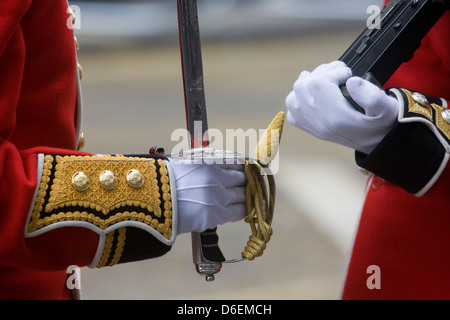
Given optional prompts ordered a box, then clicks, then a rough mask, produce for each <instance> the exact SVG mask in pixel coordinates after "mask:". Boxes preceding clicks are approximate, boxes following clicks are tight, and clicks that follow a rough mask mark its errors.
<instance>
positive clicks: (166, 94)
mask: <svg viewBox="0 0 450 320" xmlns="http://www.w3.org/2000/svg"><path fill="white" fill-rule="evenodd" d="M360 31H361V30H360V29H359V28H355V29H351V30H348V29H346V30H344V31H342V30H341V31H339V30H334V31H330V32H327V33H314V34H311V35H308V34H302V35H300V36H297V37H294V36H286V37H271V38H268V39H252V38H247V39H245V40H241V41H226V42H220V41H215V42H210V43H209V42H207V43H204V44H203V60H204V71H205V89H206V100H207V106H208V119H209V126H210V127H211V128H217V129H219V130H225V129H227V128H228V129H237V128H242V129H244V130H245V129H249V128H255V129H264V128H265V127H266V126H267V124H268V123H269V122H270V120H271V119H272V118H273V117H274V116H275V114H276V113H277V112H278V111H280V110H284V108H285V107H284V98H285V97H286V95H287V93H288V92H289V91H290V90H291V88H292V84H293V82H294V81H295V79H296V78H297V77H298V74H299V73H300V71H302V70H311V69H313V68H314V67H316V66H317V65H318V64H321V63H326V62H330V61H333V60H335V59H337V58H339V57H340V55H341V54H342V53H343V52H344V50H345V49H346V48H347V47H348V46H349V45H350V44H351V43H352V42H353V40H354V39H355V37H356V36H357V35H358V34H359V33H360ZM79 40H80V45H81V51H80V56H79V61H80V63H81V64H82V66H83V69H84V74H85V76H84V78H83V80H82V85H83V94H84V103H85V110H84V118H85V121H84V133H85V135H86V148H85V150H86V151H88V152H92V153H123V154H126V153H145V152H147V151H148V149H149V148H150V146H152V145H162V146H164V147H165V148H166V150H171V149H172V148H173V147H174V146H175V145H176V144H177V142H179V141H171V135H172V132H173V131H174V129H176V128H184V126H185V117H184V101H183V91H182V90H183V89H182V82H181V69H180V57H179V49H178V47H177V46H174V45H169V44H166V45H164V46H150V47H141V48H133V47H125V46H124V47H122V48H117V47H115V48H114V50H101V51H92V50H83V37H82V36H80V38H79ZM275 178H276V180H277V186H278V194H277V202H276V212H275V217H274V223H273V229H274V235H273V237H272V240H271V242H270V243H269V244H268V248H267V249H266V252H265V253H264V255H263V256H262V257H260V258H257V259H256V260H255V261H252V262H248V261H245V262H240V263H237V264H230V265H224V267H223V269H222V271H221V272H220V273H219V274H218V275H217V276H216V280H215V281H214V282H211V283H207V282H206V281H205V280H204V279H203V278H202V277H200V276H198V275H197V274H196V273H195V271H194V267H193V264H192V257H191V245H190V236H189V235H181V236H179V237H178V238H177V240H176V242H175V245H174V247H173V249H172V251H171V252H170V253H168V254H167V255H165V256H163V257H161V258H157V259H153V260H149V261H143V262H137V263H129V264H124V265H119V266H115V267H112V268H103V269H99V270H96V269H88V268H83V269H82V289H83V297H84V299H337V298H338V297H339V290H340V287H341V282H342V279H343V276H344V273H345V266H346V260H347V254H348V250H349V248H350V245H351V239H352V235H353V232H354V229H355V226H356V223H357V219H358V213H359V210H360V207H361V205H362V201H363V196H364V186H365V180H366V177H365V176H363V175H362V174H361V173H359V172H358V170H357V169H356V167H355V165H354V163H353V154H352V151H351V150H349V149H346V148H343V147H340V146H337V145H333V144H330V143H327V142H323V141H319V140H317V139H315V138H313V137H311V136H309V135H307V134H305V133H303V132H301V131H300V130H298V129H296V128H294V127H292V126H291V125H290V124H288V123H286V126H285V131H284V135H283V138H282V143H281V148H280V170H279V172H278V173H277V175H276V177H275ZM249 235H250V228H249V226H248V225H246V224H245V223H244V222H237V223H233V224H229V225H226V226H223V227H220V228H219V236H220V238H221V246H222V249H223V250H224V252H225V254H226V255H227V257H230V258H234V257H236V256H238V255H239V253H240V251H241V250H242V249H243V247H244V246H245V243H246V241H247V238H248V236H249Z"/></svg>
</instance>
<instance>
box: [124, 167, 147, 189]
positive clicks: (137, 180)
mask: <svg viewBox="0 0 450 320" xmlns="http://www.w3.org/2000/svg"><path fill="white" fill-rule="evenodd" d="M127 182H128V184H129V185H130V186H132V187H133V188H140V187H142V185H143V184H144V182H145V178H144V176H143V174H142V173H141V172H140V171H139V170H136V169H131V170H130V171H128V173H127Z"/></svg>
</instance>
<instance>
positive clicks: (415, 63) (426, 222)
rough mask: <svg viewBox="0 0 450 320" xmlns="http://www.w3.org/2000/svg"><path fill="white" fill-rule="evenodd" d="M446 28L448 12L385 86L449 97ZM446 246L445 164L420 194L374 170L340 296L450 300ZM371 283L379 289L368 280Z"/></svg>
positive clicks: (449, 234) (449, 209)
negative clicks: (432, 182)
mask: <svg viewBox="0 0 450 320" xmlns="http://www.w3.org/2000/svg"><path fill="white" fill-rule="evenodd" d="M449 32H450V13H449V12H446V13H445V14H444V16H443V17H442V18H441V20H440V21H439V22H438V23H437V24H436V25H435V26H434V27H433V29H432V30H431V31H430V32H429V34H428V35H427V37H426V38H425V39H424V40H423V42H422V46H421V47H420V48H419V50H418V51H417V52H416V54H415V56H414V58H413V59H412V60H411V61H410V62H408V63H405V64H403V65H402V66H401V67H400V69H399V70H398V71H397V72H396V73H395V74H394V76H393V77H392V78H391V79H390V81H389V82H388V84H387V87H402V88H407V89H410V90H414V91H417V92H420V93H423V94H425V95H428V96H437V97H442V98H444V99H446V100H447V102H448V101H449V100H450V41H449V38H448V35H449ZM417 152H420V150H418V151H417ZM412 174H413V173H412ZM449 248H450V165H449V164H447V166H446V168H445V170H444V171H443V173H442V174H441V175H440V177H439V179H438V180H437V181H436V183H435V184H434V185H433V187H432V188H431V189H430V190H429V191H428V192H426V193H425V194H424V195H423V196H421V197H417V196H415V195H413V194H410V193H407V192H406V191H404V190H403V189H401V188H399V187H397V186H394V185H393V184H390V183H389V182H386V181H383V180H381V179H379V178H378V177H376V176H375V177H373V178H371V180H370V181H369V185H368V190H367V196H366V200H365V204H364V208H363V211H362V215H361V218H360V222H359V227H358V230H357V233H356V236H355V240H354V244H353V248H352V252H351V259H350V262H349V265H348V270H347V276H346V281H345V285H344V288H343V292H342V298H343V299H450V277H449V272H450V267H449V266H450V255H449ZM370 266H377V267H379V269H378V270H376V271H374V269H371V268H369V267H370ZM374 272H375V273H378V274H375V273H374ZM372 276H373V278H370V279H369V277H372ZM375 276H376V277H378V279H376V278H375ZM368 280H369V285H368V283H367V282H368ZM376 281H378V285H380V288H373V286H372V285H371V284H375V282H376Z"/></svg>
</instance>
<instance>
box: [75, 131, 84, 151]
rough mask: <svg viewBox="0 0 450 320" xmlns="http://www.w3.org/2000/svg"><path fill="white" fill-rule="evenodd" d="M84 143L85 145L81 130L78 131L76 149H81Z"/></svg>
mask: <svg viewBox="0 0 450 320" xmlns="http://www.w3.org/2000/svg"><path fill="white" fill-rule="evenodd" d="M84 145H85V140H84V133H83V132H81V133H80V136H79V138H78V145H77V150H78V151H80V150H83V148H84Z"/></svg>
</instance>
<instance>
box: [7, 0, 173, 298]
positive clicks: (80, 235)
mask: <svg viewBox="0 0 450 320" xmlns="http://www.w3.org/2000/svg"><path fill="white" fill-rule="evenodd" d="M71 25H72V24H71V16H70V14H69V12H68V4H67V2H66V0H2V1H0V71H1V72H0V299H71V298H72V296H71V292H70V290H69V289H68V288H67V286H66V277H67V274H66V269H67V268H68V266H71V265H76V266H80V267H81V266H86V265H88V264H90V263H92V262H93V261H94V257H97V256H99V252H100V253H101V251H99V248H100V246H99V243H101V242H99V238H100V237H99V232H94V231H96V230H97V229H98V228H97V229H96V227H97V226H94V225H92V227H93V228H91V229H89V228H80V227H77V226H76V225H75V226H74V227H71V226H70V225H69V226H67V225H66V224H65V227H64V228H54V229H47V230H44V229H43V230H41V231H45V232H41V233H39V234H37V233H36V234H37V236H32V237H26V236H24V235H25V233H26V230H27V225H28V223H29V217H30V212H32V211H30V210H33V203H34V201H35V200H34V199H35V198H34V196H35V194H37V193H36V192H37V191H36V190H37V188H38V187H39V184H38V179H39V178H40V171H39V170H38V154H47V155H86V156H88V157H86V158H90V157H89V156H91V155H88V154H85V153H81V152H77V151H74V150H75V149H76V141H77V136H76V135H77V134H76V132H77V130H76V129H77V128H76V115H77V110H76V97H77V91H76V73H77V63H76V48H75V43H74V34H73V30H72V28H71ZM125 158H126V157H125ZM69 160H70V159H69ZM119 160H120V161H122V162H121V163H123V161H124V157H122V158H120V159H119ZM87 161H89V159H88V160H87ZM100 161H102V160H100ZM120 161H119V162H120ZM125 161H127V160H125ZM152 161H153V160H152ZM98 162H99V161H98V159H96V163H98ZM141 162H142V161H141ZM55 163H56V162H55ZM116 163H118V162H117V161H116ZM39 168H40V169H42V167H39ZM49 168H52V170H55V169H54V167H51V166H50V167H49ZM155 168H156V167H155ZM158 169H160V167H158ZM47 172H49V171H47ZM161 172H162V171H161ZM53 174H54V173H52V175H48V176H46V177H47V178H48V179H49V180H50V181H51V180H52V179H53V178H54V177H53ZM156 175H157V174H156V170H155V176H156ZM158 175H159V173H158ZM158 177H159V176H158ZM148 180H150V179H148ZM154 181H156V180H154ZM161 186H163V185H159V186H156V187H159V188H161ZM165 186H166V187H165V189H164V190H165V191H164V192H165V200H164V205H165V209H164V208H163V210H166V212H164V215H165V218H166V219H167V221H168V224H167V225H168V226H170V218H171V215H170V213H171V212H170V208H171V207H170V203H168V201H169V200H170V196H168V187H167V183H166V184H165ZM49 189H50V188H49ZM42 192H45V190H42ZM72 192H76V191H72ZM136 192H138V191H136ZM42 194H44V193H42ZM42 199H44V200H45V201H48V199H49V198H48V196H45V197H42V198H41V200H42ZM50 199H51V196H50ZM125 200H126V199H125ZM158 201H159V200H158ZM79 203H80V207H81V209H83V210H86V211H91V212H90V214H91V216H93V215H95V214H97V213H96V212H95V209H91V208H90V207H89V205H87V206H85V207H83V202H79ZM128 207H130V206H129V205H128ZM116 208H117V206H116ZM149 208H150V207H149ZM38 209H39V208H38V207H37V209H34V210H36V213H37V215H35V218H36V221H37V222H41V221H38V220H39V219H38V218H39V217H43V216H42V215H41V216H39V214H41V213H44V211H42V212H41V213H40V212H39V211H38ZM71 209H73V210H78V211H77V212H80V211H82V210H80V209H79V208H67V210H66V211H68V210H71ZM157 209H158V208H157ZM61 210H62V211H64V210H65V209H64V208H62V209H61ZM119 210H120V208H119ZM127 210H130V211H131V210H134V208H131V209H127ZM137 210H139V209H137ZM141 210H143V209H141ZM148 210H150V209H148ZM148 210H147V211H148ZM151 210H156V209H155V208H154V207H151ZM116 211H117V209H116ZM57 213H58V212H56V214H57ZM49 214H50V213H49ZM62 214H63V215H64V214H65V212H63V213H62ZM70 214H72V213H70ZM120 214H123V213H122V212H119V215H120ZM149 214H150V213H149V212H147V213H145V214H143V215H142V216H143V217H144V218H148V217H149ZM86 215H87V213H86ZM70 217H71V216H69V215H67V216H66V217H65V219H68V220H70ZM46 218H48V217H46ZM50 218H51V217H50ZM113 218H115V217H113ZM79 219H81V218H79ZM155 219H156V218H155ZM84 220H85V221H84V222H82V223H84V224H85V225H87V224H88V223H87V222H86V221H87V218H86V217H84ZM97 221H98V220H97ZM148 221H149V222H148V224H150V223H152V219H150V218H149V220H148ZM155 221H156V222H155ZM153 222H155V223H156V224H157V223H159V221H157V220H153ZM77 223H78V222H77ZM78 224H79V223H78ZM156 224H155V225H156ZM145 228H147V229H146V230H148V229H149V228H148V225H146V226H145V227H144V229H145ZM125 229H130V230H129V231H130V232H128V231H127V234H126V235H127V238H126V241H125V240H124V239H125V238H124V237H123V235H124V234H125V231H126V230H125ZM131 229H133V230H131ZM138 229H139V228H128V227H127V228H122V229H121V230H120V232H119V237H117V238H115V235H114V232H115V230H114V232H111V233H110V234H109V237H108V238H107V239H108V240H107V241H110V242H109V244H110V245H112V246H113V253H114V247H115V246H116V247H118V249H117V250H116V256H114V261H115V262H117V261H119V260H120V259H122V257H125V256H124V255H123V254H122V252H124V253H125V252H126V250H125V249H126V246H127V245H128V244H129V243H131V242H134V243H138V244H141V245H142V244H143V243H146V244H145V246H143V245H142V246H143V247H142V248H139V245H137V246H136V247H137V248H138V249H142V250H133V252H131V253H130V254H128V255H127V256H126V257H125V258H126V260H127V261H133V260H136V259H141V258H143V255H146V256H156V255H158V254H159V255H160V254H163V253H165V252H166V251H167V250H168V247H167V246H165V247H164V246H161V245H160V244H158V243H159V241H154V240H152V239H154V238H152V237H151V238H152V239H150V237H149V236H147V233H145V232H142V230H141V231H139V230H138ZM163 229H164V230H165V231H168V232H167V234H170V231H171V230H169V229H167V228H164V226H162V227H161V226H159V230H163ZM33 230H34V229H33ZM33 230H32V231H33ZM48 230H49V231H48ZM93 230H94V231H93ZM151 232H153V230H152V231H151ZM155 234H156V233H155ZM102 236H103V235H102ZM115 239H116V240H115ZM147 241H149V242H147ZM119 246H120V248H119ZM154 247H155V248H156V247H159V249H158V250H159V252H158V253H157V254H155V253H154V252H150V253H149V252H148V251H149V250H148V248H154ZM163 247H164V248H163ZM110 248H111V247H110ZM144 251H146V252H144ZM107 258H108V255H103V256H102V259H103V260H102V261H103V262H102V263H106V262H107V261H108V260H107ZM96 259H97V258H96ZM108 263H109V262H108Z"/></svg>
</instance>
